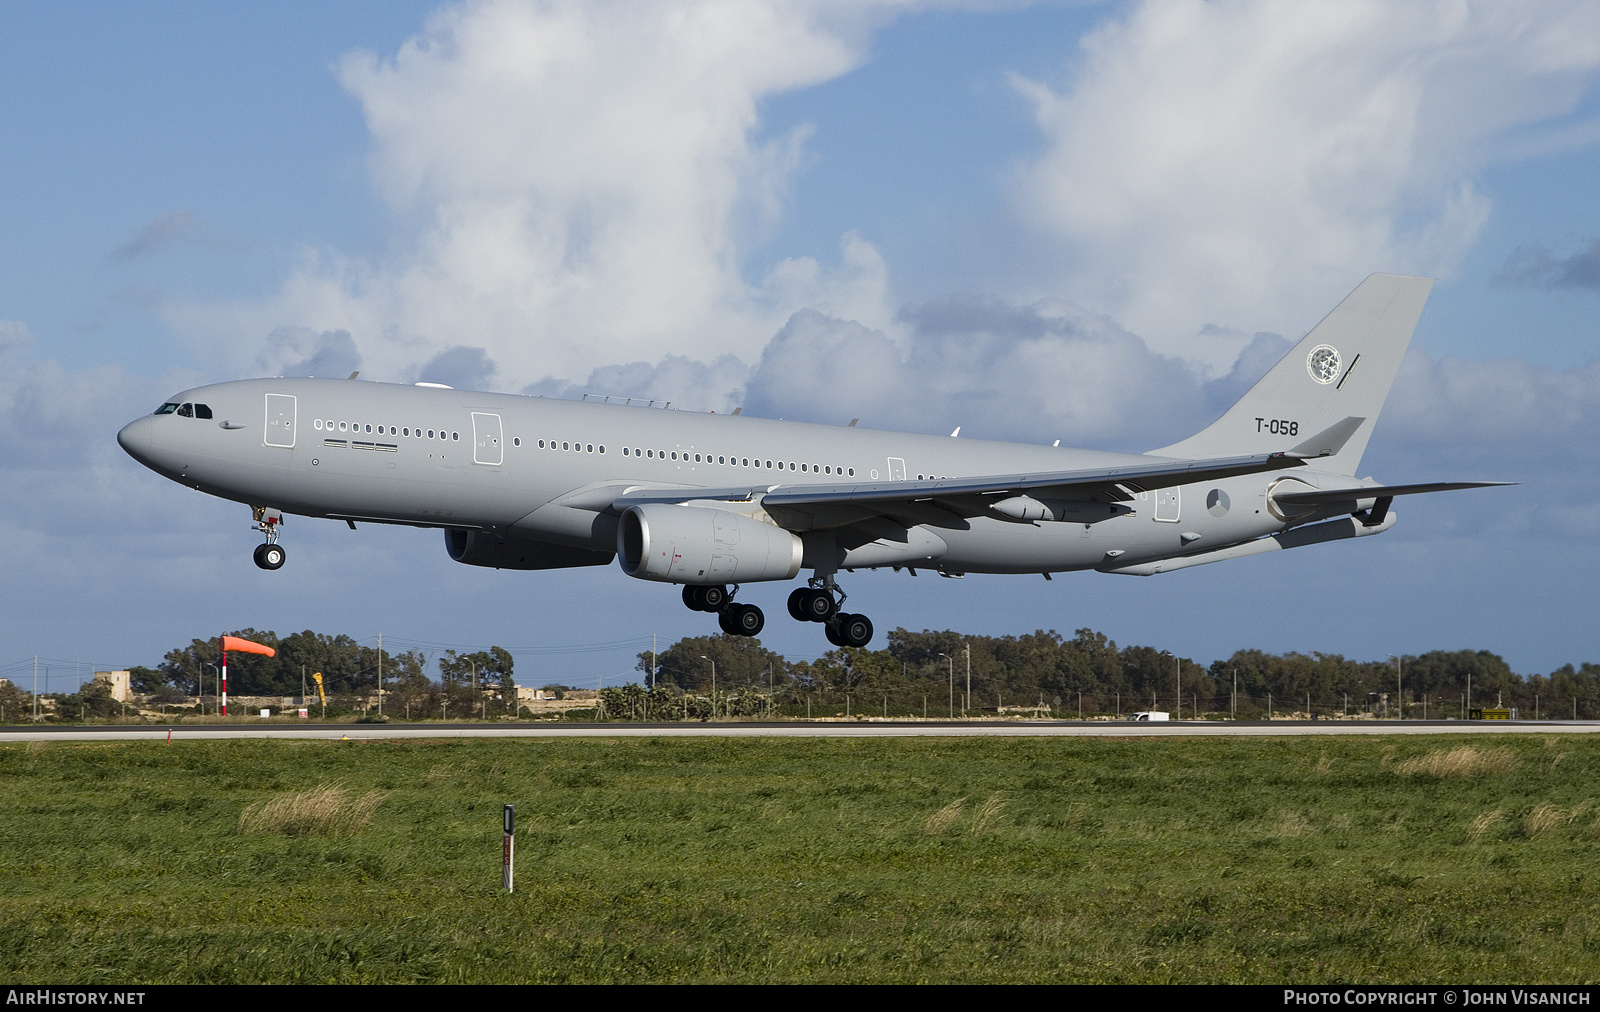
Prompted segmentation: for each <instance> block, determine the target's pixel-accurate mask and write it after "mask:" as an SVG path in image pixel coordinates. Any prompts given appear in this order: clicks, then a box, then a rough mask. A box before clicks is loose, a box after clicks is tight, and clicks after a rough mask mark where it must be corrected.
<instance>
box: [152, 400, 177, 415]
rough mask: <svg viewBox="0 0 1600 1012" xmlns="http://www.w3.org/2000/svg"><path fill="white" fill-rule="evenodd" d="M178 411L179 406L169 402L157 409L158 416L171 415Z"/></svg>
mask: <svg viewBox="0 0 1600 1012" xmlns="http://www.w3.org/2000/svg"><path fill="white" fill-rule="evenodd" d="M176 410H178V405H177V404H175V403H173V402H171V401H168V402H167V403H165V404H163V405H161V406H160V407H159V408H156V414H158V415H170V414H172V413H173V412H174V411H176Z"/></svg>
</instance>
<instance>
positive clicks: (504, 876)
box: [500, 805, 517, 892]
mask: <svg viewBox="0 0 1600 1012" xmlns="http://www.w3.org/2000/svg"><path fill="white" fill-rule="evenodd" d="M503 814H504V816H505V830H506V838H505V844H504V846H503V847H502V848H501V863H502V867H501V869H500V886H501V888H503V889H505V891H506V892H512V891H513V890H512V888H511V878H512V870H513V866H514V865H515V863H516V839H515V837H514V836H513V835H512V833H513V831H514V830H515V828H516V822H517V810H516V808H514V807H513V806H511V805H506V806H505V810H504V813H503Z"/></svg>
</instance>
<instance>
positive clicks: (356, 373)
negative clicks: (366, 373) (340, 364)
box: [350, 369, 361, 379]
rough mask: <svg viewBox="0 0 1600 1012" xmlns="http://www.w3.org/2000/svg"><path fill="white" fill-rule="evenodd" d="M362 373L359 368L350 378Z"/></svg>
mask: <svg viewBox="0 0 1600 1012" xmlns="http://www.w3.org/2000/svg"><path fill="white" fill-rule="evenodd" d="M360 375H361V370H360V369H357V370H356V371H355V372H353V373H351V374H350V378H351V379H355V378H356V377H357V376H360Z"/></svg>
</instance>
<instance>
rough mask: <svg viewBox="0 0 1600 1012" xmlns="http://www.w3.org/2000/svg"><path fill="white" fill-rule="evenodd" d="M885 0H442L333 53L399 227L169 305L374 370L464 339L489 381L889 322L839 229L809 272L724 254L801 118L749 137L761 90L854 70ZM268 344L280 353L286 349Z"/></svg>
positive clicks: (876, 268)
mask: <svg viewBox="0 0 1600 1012" xmlns="http://www.w3.org/2000/svg"><path fill="white" fill-rule="evenodd" d="M894 6H896V5H894V4H843V3H829V2H789V3H744V2H713V0H706V2H694V0H683V2H654V0H651V2H612V3H576V2H546V3H537V2H522V0H492V2H483V3H469V4H462V5H459V6H454V7H450V8H447V9H445V10H443V11H441V12H440V13H438V14H437V15H435V17H434V18H433V19H432V20H431V22H430V23H429V25H428V27H427V29H426V31H425V32H423V33H422V34H421V35H419V36H418V37H416V38H414V39H412V40H410V41H409V42H407V43H406V44H405V45H404V46H402V47H401V49H400V50H399V52H398V53H397V54H395V55H394V56H392V57H388V58H384V57H380V56H377V55H374V54H370V53H355V54H352V55H350V56H348V57H347V58H346V59H345V60H344V61H343V62H342V63H341V64H340V66H339V68H338V73H339V76H340V80H341V81H342V83H343V84H344V86H345V88H346V89H347V90H348V91H349V93H350V94H351V95H352V96H354V98H355V99H356V100H357V101H359V103H360V105H361V108H362V111H363V112H364V114H365V117H366V122H367V126H368V128H369V130H370V132H371V135H372V143H373V151H372V156H371V165H372V173H373V175H374V177H375V179H376V182H377V184H378V186H379V188H380V189H381V191H382V193H383V194H384V195H385V197H386V199H387V200H388V202H389V204H390V207H391V209H392V211H393V213H394V215H395V219H396V221H397V222H399V223H400V224H401V226H402V227H401V228H400V229H399V232H400V233H401V234H402V235H404V236H405V238H404V239H403V240H401V241H400V242H399V243H398V244H397V246H396V248H395V249H393V250H392V251H391V252H390V253H389V254H388V256H387V258H386V259H385V260H384V262H381V263H376V262H367V261H360V260H355V259H352V258H349V257H345V256H342V255H339V254H336V253H308V254H307V256H306V260H305V262H304V263H303V264H302V265H301V267H300V268H299V269H298V270H297V271H296V272H295V273H294V276H293V277H291V278H290V279H289V280H288V281H287V283H286V284H285V285H284V287H283V290H282V291H281V293H280V294H279V296H278V297H277V298H275V299H272V300H270V301H268V302H266V303H246V304H236V305H221V306H219V305H213V306H194V305H190V306H187V307H183V308H180V309H177V310H174V311H173V313H174V319H175V321H176V322H177V323H178V325H179V327H180V328H181V329H183V330H185V331H188V332H191V333H197V334H198V333H202V332H204V333H215V332H217V331H219V330H220V331H222V332H231V333H234V334H238V335H241V336H245V337H247V338H249V337H251V336H253V339H254V340H255V341H257V342H260V341H261V340H262V338H263V337H264V335H266V334H268V333H272V332H281V328H285V327H289V328H299V329H300V330H301V331H303V332H306V333H311V334H321V333H336V332H339V331H345V332H348V333H349V334H350V335H351V338H352V339H353V341H354V343H355V347H356V349H357V351H358V353H359V356H360V359H361V361H362V362H363V363H364V364H365V368H366V369H367V370H369V372H370V373H371V374H372V375H374V376H375V377H378V376H387V377H394V378H399V377H401V376H404V375H408V374H411V373H414V372H415V371H416V369H417V367H418V365H419V364H420V363H423V362H427V361H429V360H431V359H432V358H434V357H435V356H436V355H438V354H439V353H441V352H444V351H446V350H448V349H450V348H454V347H461V346H464V347H473V348H478V347H481V348H484V349H485V350H486V352H487V354H488V356H489V357H490V358H492V360H493V362H494V363H495V368H496V371H495V375H496V377H497V382H498V383H499V385H501V386H502V387H506V388H516V387H518V386H521V385H523V384H526V383H529V382H533V381H537V380H540V379H542V378H546V377H554V378H557V379H565V380H572V379H581V378H582V377H584V376H585V375H587V374H588V372H589V371H590V370H591V369H593V368H594V367H596V366H600V365H604V364H607V363H620V362H629V361H635V360H639V359H646V360H651V361H653V360H656V359H657V358H659V357H660V356H662V355H663V354H667V353H677V354H699V355H705V356H714V355H715V354H719V353H722V354H734V355H740V356H744V357H747V358H753V357H754V355H756V354H758V353H759V351H760V348H761V345H762V344H763V343H764V342H765V341H766V340H767V339H768V338H769V337H770V336H771V335H772V334H773V332H774V331H776V330H777V329H778V327H779V326H781V325H782V322H783V321H784V320H785V319H786V318H787V317H788V316H789V314H790V313H792V312H793V311H794V310H796V309H798V308H800V307H803V306H812V305H816V306H820V307H822V308H824V309H826V310H827V311H829V312H836V313H844V314H848V315H850V316H851V318H858V317H859V318H861V319H863V321H864V322H867V323H869V324H871V325H873V326H879V327H887V326H891V325H892V320H893V308H894V307H893V300H892V299H891V298H890V297H889V295H888V291H887V274H886V270H885V268H884V265H883V263H882V260H881V258H879V257H878V255H877V252H876V250H874V249H873V248H872V247H871V246H870V244H868V243H867V242H865V241H864V240H862V239H860V238H858V237H854V236H848V237H846V238H845V240H844V243H843V251H842V253H841V256H840V259H839V262H838V263H837V264H836V265H834V266H831V267H830V266H824V265H821V264H819V263H817V262H816V261H814V260H811V259H809V258H801V259H795V260H791V261H785V262H783V263H780V264H779V265H777V266H776V267H775V268H774V269H773V270H772V271H771V273H770V275H769V276H768V277H766V278H756V279H747V278H746V277H745V276H744V273H743V271H744V267H745V256H746V252H747V251H748V249H749V248H750V247H751V246H752V244H753V243H755V242H757V241H759V240H760V239H761V238H762V237H763V235H764V234H765V233H766V231H768V230H769V229H770V228H771V226H772V225H773V224H774V222H775V221H776V219H777V217H778V215H779V214H780V213H781V211H782V209H783V207H784V204H785V201H786V198H787V194H788V191H789V187H790V182H791V180H792V178H793V176H794V173H795V171H796V169H797V166H798V160H799V157H800V153H801V150H802V145H803V144H804V142H805V138H806V136H807V133H808V131H809V127H805V126H802V127H799V128H797V129H795V130H794V131H792V132H790V133H788V134H786V135H783V136H779V137H776V138H766V137H765V135H764V134H763V133H762V130H761V118H760V105H761V102H762V101H763V100H764V99H766V98H768V97H770V96H773V95H777V94H780V93H783V92H786V91H790V90H794V89H798V88H804V87H807V86H810V85H814V84H817V83H820V82H823V81H827V80H830V79H832V78H835V77H838V76H839V75H841V74H844V73H846V72H848V71H849V70H851V69H852V68H854V67H856V66H857V65H859V64H860V63H861V62H862V60H863V59H865V56H866V50H867V43H868V42H869V40H870V32H871V29H872V28H873V27H874V26H875V24H876V22H877V21H880V20H882V19H883V18H884V17H886V16H888V14H891V13H892V8H893V7H894ZM258 346H259V345H258ZM276 348H281V349H282V360H281V361H278V362H274V363H273V364H274V365H276V366H279V367H288V366H289V365H291V364H294V363H297V362H298V361H300V360H301V359H303V358H304V357H305V355H304V353H303V352H301V351H298V350H296V349H294V348H293V347H292V346H291V344H290V343H284V342H282V341H279V342H278V344H277V345H275V346H273V347H269V348H268V349H267V352H266V354H267V356H268V357H270V356H271V355H273V354H274V353H275V349H276Z"/></svg>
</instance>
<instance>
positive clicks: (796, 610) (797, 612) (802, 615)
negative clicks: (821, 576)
mask: <svg viewBox="0 0 1600 1012" xmlns="http://www.w3.org/2000/svg"><path fill="white" fill-rule="evenodd" d="M809 593H811V590H810V589H809V588H807V587H800V588H797V589H796V590H795V592H794V593H793V594H790V595H789V617H790V618H792V619H794V620H795V621H796V622H808V621H810V619H809V618H808V617H807V616H806V612H805V606H804V601H805V597H806V595H807V594H809Z"/></svg>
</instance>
